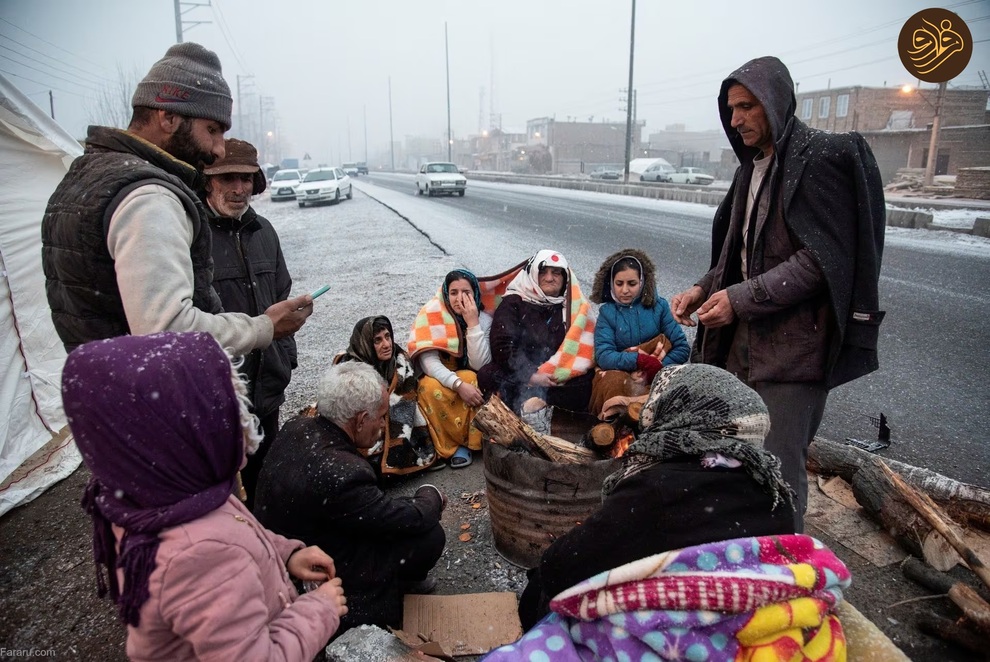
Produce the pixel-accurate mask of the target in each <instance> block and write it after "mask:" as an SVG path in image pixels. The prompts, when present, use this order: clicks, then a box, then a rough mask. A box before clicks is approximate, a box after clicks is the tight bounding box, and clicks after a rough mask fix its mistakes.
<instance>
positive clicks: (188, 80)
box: [131, 42, 234, 130]
mask: <svg viewBox="0 0 990 662" xmlns="http://www.w3.org/2000/svg"><path fill="white" fill-rule="evenodd" d="M233 104H234V100H233V98H232V97H231V96H230V87H229V86H228V85H227V81H225V80H224V79H223V72H222V71H221V69H220V58H218V57H217V54H216V53H214V52H213V51H210V50H207V49H205V48H203V47H202V46H200V45H199V44H194V43H192V42H186V43H184V44H176V45H175V46H172V47H171V48H170V49H168V51H166V52H165V57H163V58H162V59H160V60H159V61H158V62H155V64H154V65H152V67H151V70H150V71H149V72H148V75H147V76H145V77H144V79H143V80H142V81H141V82H140V83H138V86H137V89H136V90H134V96H133V97H132V98H131V106H134V107H137V106H147V107H148V108H158V109H161V110H168V111H171V112H173V113H177V114H179V115H182V116H184V117H192V118H203V119H208V120H214V121H216V122H219V123H220V124H222V125H223V126H224V130H227V129H229V128H230V110H231V107H232V106H233Z"/></svg>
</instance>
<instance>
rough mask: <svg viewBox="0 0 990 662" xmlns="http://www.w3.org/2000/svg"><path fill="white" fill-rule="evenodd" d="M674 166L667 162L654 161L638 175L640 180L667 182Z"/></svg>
mask: <svg viewBox="0 0 990 662" xmlns="http://www.w3.org/2000/svg"><path fill="white" fill-rule="evenodd" d="M672 172H674V166H672V165H669V164H667V163H654V164H653V165H651V166H650V167H649V168H647V169H646V170H644V171H643V174H641V175H640V176H639V181H641V182H669V181H670V174H671V173H672Z"/></svg>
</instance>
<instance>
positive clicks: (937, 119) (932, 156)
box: [901, 81, 945, 186]
mask: <svg viewBox="0 0 990 662" xmlns="http://www.w3.org/2000/svg"><path fill="white" fill-rule="evenodd" d="M901 92H903V93H905V94H911V93H912V92H917V93H918V96H920V97H921V99H922V100H923V101H924V102H925V103H927V104H928V105H929V106H931V107H932V108H934V109H935V114H934V115H933V116H932V135H931V140H930V141H929V142H928V162H927V163H925V180H924V185H925V186H931V185H932V184H933V183H934V182H935V164H936V157H937V156H938V133H939V129H940V128H941V124H942V121H941V120H942V118H941V115H942V99H943V98H944V97H945V82H944V81H943V82H941V83H939V84H938V93H937V95H936V96H935V105H934V106H932V103H931V101H929V100H928V99H926V98H925V95H924V94H922V93H921V90H920V89H916V88H914V87H912V86H911V85H905V86H904V87H902V88H901Z"/></svg>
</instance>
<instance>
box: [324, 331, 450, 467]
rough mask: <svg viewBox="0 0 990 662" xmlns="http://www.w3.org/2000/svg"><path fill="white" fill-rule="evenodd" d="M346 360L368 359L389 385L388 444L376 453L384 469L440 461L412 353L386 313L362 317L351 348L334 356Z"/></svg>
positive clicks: (361, 360)
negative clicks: (421, 402)
mask: <svg viewBox="0 0 990 662" xmlns="http://www.w3.org/2000/svg"><path fill="white" fill-rule="evenodd" d="M345 361H360V362H362V363H367V364H368V365H370V366H371V367H373V368H374V369H375V370H376V371H377V372H378V374H379V375H381V376H382V379H384V380H385V384H386V387H387V388H388V394H389V407H388V414H387V416H386V424H385V429H384V431H383V433H382V434H383V436H384V440H383V441H384V447H383V449H382V454H381V456H378V455H377V454H376V455H374V456H373V457H374V458H375V459H377V460H378V466H379V467H380V470H381V473H382V474H384V475H403V474H408V473H413V472H416V471H422V470H423V469H427V468H429V467H430V465H432V464H433V463H434V461H436V452H435V450H434V448H433V441H432V440H431V439H430V432H429V430H428V429H427V427H426V418H424V416H423V412H422V411H420V408H419V405H418V404H417V403H416V391H417V383H418V380H417V379H416V374H415V371H414V370H413V366H412V363H411V362H410V361H409V356H408V355H407V354H406V352H405V350H404V349H402V348H401V347H399V346H398V345H396V344H395V340H394V338H393V335H392V322H391V321H389V319H388V318H387V317H385V316H384V315H376V316H373V317H365V318H363V319H360V320H358V322H357V324H355V325H354V330H353V331H352V332H351V340H350V343H349V344H348V345H347V349H346V350H345V351H344V352H342V353H341V354H338V355H337V357H336V358H335V359H334V363H343V362H345Z"/></svg>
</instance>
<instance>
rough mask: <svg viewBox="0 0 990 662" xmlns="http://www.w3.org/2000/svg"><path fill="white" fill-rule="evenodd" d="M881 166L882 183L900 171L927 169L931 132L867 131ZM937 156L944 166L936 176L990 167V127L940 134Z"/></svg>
mask: <svg viewBox="0 0 990 662" xmlns="http://www.w3.org/2000/svg"><path fill="white" fill-rule="evenodd" d="M862 133H863V137H864V138H866V141H867V142H868V143H869V144H870V149H872V150H873V155H874V156H875V157H876V159H877V164H878V165H879V167H880V175H881V177H883V183H884V184H889V183H890V182H891V181H893V179H894V176H895V175H896V174H897V170H898V169H899V168H924V167H925V164H926V159H927V157H928V146H929V144H930V140H931V133H930V132H929V131H928V130H927V129H905V130H902V131H864V132H862ZM938 155H939V156H940V157H942V159H943V164H944V165H943V167H942V168H940V169H938V170H936V174H948V175H955V174H956V173H957V172H958V171H959V169H960V168H972V167H979V166H986V165H987V164H990V125H988V124H983V125H978V126H954V127H946V128H943V129H942V130H941V131H939V140H938Z"/></svg>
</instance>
